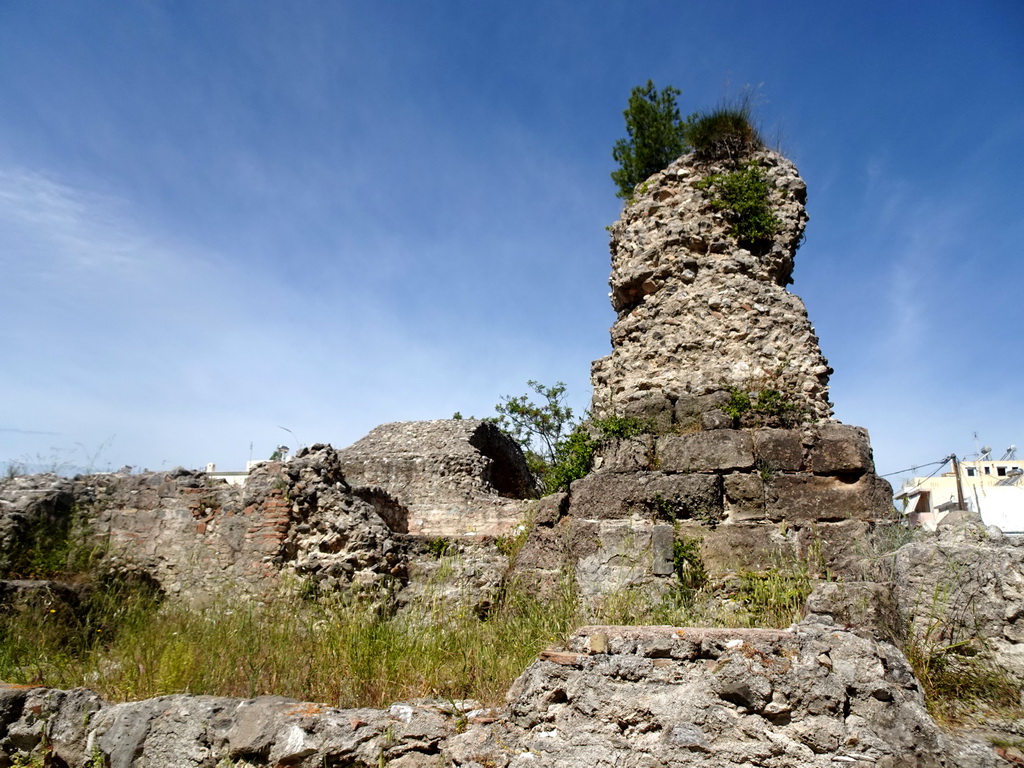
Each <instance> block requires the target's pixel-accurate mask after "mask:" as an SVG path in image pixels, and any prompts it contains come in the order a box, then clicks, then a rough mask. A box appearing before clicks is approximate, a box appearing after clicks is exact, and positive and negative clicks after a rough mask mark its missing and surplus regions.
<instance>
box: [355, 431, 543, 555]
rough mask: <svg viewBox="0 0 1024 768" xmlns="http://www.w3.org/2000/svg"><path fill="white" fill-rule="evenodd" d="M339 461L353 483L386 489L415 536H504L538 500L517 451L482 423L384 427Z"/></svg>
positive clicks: (506, 438)
mask: <svg viewBox="0 0 1024 768" xmlns="http://www.w3.org/2000/svg"><path fill="white" fill-rule="evenodd" d="M339 455H340V460H341V465H342V469H343V471H344V474H345V476H346V477H347V478H348V479H349V482H351V483H352V484H353V485H358V486H363V485H366V486H379V487H381V488H384V489H385V490H386V491H387V492H388V493H389V494H390V495H391V496H393V497H394V498H395V499H397V500H398V501H399V502H400V503H401V504H402V505H403V506H404V507H405V508H406V509H408V510H409V523H408V531H409V533H412V534H417V535H424V536H463V535H487V536H498V535H503V534H505V533H507V532H508V530H509V529H510V528H512V527H514V526H515V525H516V524H518V523H519V522H520V521H521V520H522V518H523V514H524V509H525V505H524V504H522V503H521V500H523V499H526V498H528V497H530V496H532V495H534V494H535V492H536V486H535V480H534V478H533V476H532V475H531V474H530V471H529V469H528V468H527V466H526V460H525V458H524V457H523V454H522V451H521V450H520V449H519V446H518V445H516V443H515V442H514V441H513V440H511V439H510V438H509V437H508V436H507V435H505V434H504V433H503V432H502V431H501V430H500V429H498V428H497V427H496V426H495V425H494V424H493V423H491V422H488V421H482V420H479V419H445V420H438V421H407V422H395V423H392V424H383V425H381V426H379V427H377V428H376V429H374V430H373V431H371V432H370V433H369V434H368V435H367V436H366V437H364V438H362V439H361V440H359V441H357V442H355V443H353V444H352V445H350V446H349V447H348V448H345V449H343V450H342V451H340V452H339Z"/></svg>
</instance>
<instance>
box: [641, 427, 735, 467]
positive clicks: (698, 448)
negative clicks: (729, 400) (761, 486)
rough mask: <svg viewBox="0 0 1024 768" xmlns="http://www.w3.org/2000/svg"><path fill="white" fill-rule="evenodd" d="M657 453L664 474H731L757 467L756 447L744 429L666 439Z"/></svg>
mask: <svg viewBox="0 0 1024 768" xmlns="http://www.w3.org/2000/svg"><path fill="white" fill-rule="evenodd" d="M655 450H656V454H655V455H656V459H655V461H656V465H657V467H658V469H660V470H662V471H663V472H729V471H732V470H735V469H751V468H752V467H753V466H754V443H753V440H752V439H751V437H750V433H749V432H748V431H746V430H743V429H716V430H712V431H710V432H694V433H692V434H689V435H663V436H662V437H659V438H658V442H657V447H656V449H655Z"/></svg>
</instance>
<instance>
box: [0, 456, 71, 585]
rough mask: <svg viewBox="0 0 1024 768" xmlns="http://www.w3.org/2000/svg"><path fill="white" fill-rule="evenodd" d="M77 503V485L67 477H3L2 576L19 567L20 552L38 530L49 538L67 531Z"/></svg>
mask: <svg viewBox="0 0 1024 768" xmlns="http://www.w3.org/2000/svg"><path fill="white" fill-rule="evenodd" d="M73 504H74V493H73V484H72V482H71V480H69V479H67V478H64V477H57V476H56V475H32V476H19V477H13V478H6V479H4V480H0V575H3V574H7V573H10V572H12V571H16V570H17V568H18V567H19V566H20V565H21V564H20V563H19V562H18V561H17V553H18V552H19V551H20V550H21V548H22V546H23V545H24V544H26V543H27V542H28V540H29V539H30V538H31V537H32V536H34V535H36V534H37V532H39V533H41V534H42V535H45V536H48V537H51V536H59V535H61V534H62V533H66V531H67V527H68V525H69V524H70V518H71V508H72V505H73ZM12 575H14V576H22V575H23V574H20V573H13V574H12Z"/></svg>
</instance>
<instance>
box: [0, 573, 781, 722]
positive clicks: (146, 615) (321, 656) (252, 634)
mask: <svg viewBox="0 0 1024 768" xmlns="http://www.w3.org/2000/svg"><path fill="white" fill-rule="evenodd" d="M759 583H760V582H759ZM572 585H573V579H572V578H571V577H569V576H566V577H565V578H564V579H563V581H562V585H561V588H560V589H559V590H557V591H556V593H555V594H553V595H549V596H547V597H541V596H538V595H537V593H536V591H535V590H531V589H528V588H525V587H523V586H521V585H519V584H518V583H517V582H515V581H513V582H511V583H509V584H508V585H507V586H506V589H505V590H504V591H503V594H502V596H501V598H500V600H498V601H496V603H495V605H494V606H492V608H491V610H489V611H488V612H487V615H486V616H485V617H481V616H480V615H479V613H478V612H477V611H475V610H474V609H473V601H472V600H469V599H467V600H465V601H463V603H461V604H453V603H452V602H451V601H444V600H441V599H439V598H426V599H424V600H422V601H420V602H419V603H417V604H415V605H411V606H408V607H406V608H405V609H404V610H402V611H399V612H397V613H396V612H395V611H394V610H392V609H391V608H390V607H389V606H390V605H391V603H390V601H389V599H388V596H387V595H384V594H377V595H373V594H358V593H350V594H347V595H346V594H333V595H327V596H319V597H313V598H311V599H306V600H303V599H301V598H299V597H296V596H295V595H294V594H288V595H285V594H282V595H280V596H278V597H275V598H273V599H269V600H267V601H264V602H255V601H253V602H243V601H239V600H237V599H228V598H225V599H224V600H222V601H219V602H216V603H215V604H213V605H211V606H210V607H208V608H205V609H202V610H199V609H196V608H195V607H190V606H187V605H184V604H181V603H171V602H170V601H165V602H163V603H161V602H160V601H159V599H158V595H157V593H156V592H154V591H153V590H152V588H150V587H148V586H147V585H146V583H145V582H140V581H132V580H123V579H121V580H118V579H110V580H108V581H107V582H106V583H100V584H99V586H98V587H97V588H96V590H95V591H94V593H93V596H92V597H91V598H90V599H89V600H88V601H86V603H85V605H84V606H83V607H82V608H81V610H80V611H78V612H77V613H76V612H72V611H71V610H70V609H68V608H67V607H65V606H62V605H60V604H57V603H53V602H47V601H45V600H41V601H35V602H33V603H32V604H30V605H25V606H22V607H21V608H20V609H18V610H12V611H7V612H6V613H5V615H4V616H3V617H0V679H3V680H5V681H7V682H10V683H20V684H34V685H44V686H50V687H55V688H71V687H76V686H87V687H89V688H92V689H94V690H96V691H98V692H99V693H100V694H101V695H102V696H103V697H104V698H106V699H108V700H111V701H128V700H137V699H143V698H149V697H153V696H159V695H164V694H171V693H185V692H187V693H193V694H211V695H220V696H237V697H252V696H257V695H262V694H278V695H283V696H288V697H291V698H295V699H299V700H306V701H317V702H324V703H328V704H331V705H334V706H340V707H364V706H369V707H382V706H386V705H389V704H391V703H393V702H395V701H401V700H404V699H409V698H419V697H435V698H440V699H463V698H470V699H477V700H480V701H482V702H485V703H488V704H497V703H499V702H500V701H501V700H502V699H503V698H504V696H505V692H506V691H507V689H508V687H509V685H510V684H511V683H512V681H513V680H514V679H515V678H516V677H517V676H518V675H519V674H520V673H521V672H522V671H523V670H524V669H525V668H526V667H527V666H528V665H529V664H530V663H531V662H532V661H533V660H534V659H535V658H536V657H537V654H538V653H539V652H540V651H541V650H542V649H543V648H545V647H546V646H548V645H551V644H553V643H558V642H562V641H564V639H565V638H566V637H567V636H568V635H569V634H570V633H571V632H572V631H573V630H574V629H575V628H576V627H577V626H580V625H582V624H592V623H598V624H676V625H690V626H693V625H698V626H699V625H711V626H715V625H717V626H737V627H743V626H771V625H772V624H771V623H770V622H776V624H775V625H776V626H786V625H788V624H789V623H790V621H792V616H791V615H790V613H788V612H786V611H787V610H788V607H789V606H790V604H789V603H786V604H785V605H786V606H787V607H784V608H783V609H781V610H782V611H783V613H782V614H780V613H779V610H780V608H779V606H776V605H775V604H774V603H773V602H772V599H771V595H772V585H773V582H770V581H764V582H763V583H762V584H761V586H762V588H761V589H760V590H754V591H753V592H751V594H750V595H746V594H745V593H744V589H745V588H744V587H743V586H742V584H741V585H740V586H739V587H738V588H736V589H734V590H733V594H732V598H731V599H726V600H725V601H724V602H723V600H722V597H723V595H722V594H718V593H716V592H715V590H714V589H712V587H711V586H708V587H706V588H704V589H699V590H693V589H690V590H684V589H681V588H676V589H669V590H668V591H665V590H661V591H658V590H650V589H642V588H636V589H627V590H622V591H620V592H618V593H615V594H612V595H609V596H607V597H605V598H604V599H602V600H601V601H600V602H599V604H597V605H594V606H591V607H590V608H588V609H586V610H584V609H583V608H582V607H581V601H580V600H579V599H578V596H577V594H576V593H575V590H574V588H573V586H572ZM718 590H719V592H721V585H719V587H718ZM787 590H788V587H787V589H786V590H781V591H780V594H783V593H784V596H785V595H789V591H787ZM787 599H788V598H787ZM766 622H769V623H766Z"/></svg>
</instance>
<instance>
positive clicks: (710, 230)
mask: <svg viewBox="0 0 1024 768" xmlns="http://www.w3.org/2000/svg"><path fill="white" fill-rule="evenodd" d="M751 167H756V168H757V169H759V170H758V171H757V172H758V173H759V174H760V175H761V176H762V177H763V178H764V179H765V180H766V181H767V185H768V188H769V194H768V202H769V205H770V209H771V212H772V214H773V215H774V217H775V220H776V224H777V226H776V230H775V232H774V234H773V235H772V236H771V237H768V238H763V239H760V240H758V241H756V242H751V241H749V240H748V241H747V242H744V241H743V238H742V237H738V236H737V235H736V234H735V233H734V232H733V230H734V226H735V219H736V217H735V215H734V214H733V213H732V212H731V211H730V210H725V209H723V208H722V206H721V205H717V206H716V203H715V199H716V189H717V188H718V186H717V185H715V184H713V183H711V184H709V182H708V179H709V177H714V175H715V174H728V173H730V172H735V171H737V170H740V171H743V170H747V169H749V168H751ZM719 178H721V177H719ZM806 190H807V188H806V185H805V184H804V182H803V180H802V179H801V178H800V175H799V174H798V173H797V170H796V168H795V167H794V166H793V164H792V163H791V162H789V161H788V160H787V159H786V158H784V157H782V156H781V155H779V154H778V153H776V152H772V151H768V150H760V151H757V152H755V153H753V154H752V155H751V156H750V157H749V158H747V159H744V160H742V161H739V162H731V163H723V162H708V161H702V160H699V159H698V158H697V157H696V156H695V155H692V154H691V155H685V156H683V157H681V158H679V159H678V160H676V161H675V162H674V163H672V164H671V165H670V166H669V167H668V168H666V169H665V170H664V171H661V172H660V173H657V174H655V175H654V176H652V177H651V178H650V179H648V180H647V181H646V182H645V183H643V184H641V185H639V186H638V187H637V190H636V193H635V196H634V198H633V200H632V201H631V202H629V203H628V204H627V206H626V208H625V210H624V211H623V212H622V216H621V217H620V218H619V220H618V221H617V222H616V223H615V224H614V225H613V226H612V227H611V254H612V271H611V278H610V280H609V282H610V285H611V294H610V296H611V302H612V307H613V308H614V309H615V311H616V313H617V314H618V318H617V319H616V321H615V324H614V325H613V326H612V328H611V342H612V353H611V354H610V355H608V356H607V357H603V358H601V359H600V360H597V361H595V362H594V364H593V366H592V372H591V382H592V385H593V389H594V395H593V403H592V412H593V414H594V415H595V416H597V417H603V416H608V415H611V414H617V415H633V416H641V417H645V418H651V419H653V420H654V421H655V423H656V424H657V426H658V428H659V429H661V430H665V429H673V428H675V429H680V430H683V431H685V430H688V429H695V428H709V427H716V426H717V427H723V426H733V424H732V420H731V419H730V420H728V423H726V420H725V419H723V412H722V410H721V409H720V407H721V406H722V405H723V403H725V402H726V401H728V399H729V397H730V394H732V393H733V392H736V391H739V392H743V393H746V394H747V395H748V396H750V397H751V398H753V399H754V401H755V402H756V398H757V396H758V395H759V393H762V392H766V393H778V396H779V397H781V398H782V399H783V400H784V402H785V403H787V407H791V411H790V413H791V414H793V415H796V416H797V417H798V418H797V420H798V421H804V422H806V421H816V420H821V419H827V418H829V417H830V416H831V415H832V407H831V404H830V402H829V399H828V377H829V374H830V373H832V369H831V368H829V366H828V363H827V361H826V360H825V358H824V356H823V355H822V353H821V350H820V348H819V346H818V338H817V336H815V333H814V328H813V327H812V326H811V323H810V321H809V320H808V318H807V310H806V308H805V307H804V304H803V302H802V301H801V300H800V298H799V297H797V296H795V295H794V294H792V293H790V292H788V291H787V290H786V286H787V285H789V284H790V283H791V282H792V279H791V275H792V272H793V258H794V255H795V253H796V249H797V247H798V246H799V245H800V242H801V240H802V238H803V231H804V225H805V224H806V222H807V213H806V211H805V209H804V202H805V200H806Z"/></svg>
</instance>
